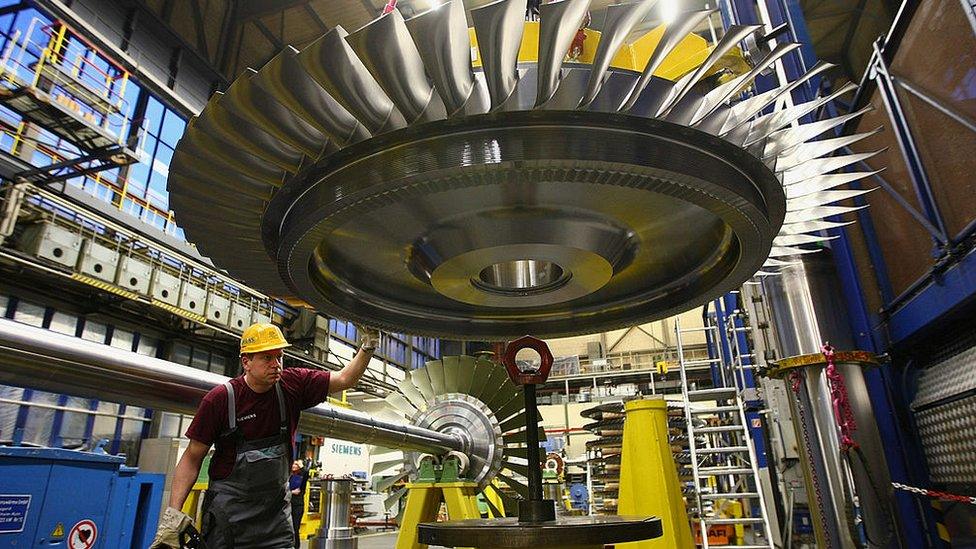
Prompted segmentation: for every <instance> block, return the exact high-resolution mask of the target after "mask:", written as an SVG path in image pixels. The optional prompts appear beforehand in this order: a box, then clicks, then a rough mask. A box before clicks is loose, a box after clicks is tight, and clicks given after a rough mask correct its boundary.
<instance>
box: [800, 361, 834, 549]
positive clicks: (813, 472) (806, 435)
mask: <svg viewBox="0 0 976 549" xmlns="http://www.w3.org/2000/svg"><path fill="white" fill-rule="evenodd" d="M802 383H803V376H802V375H800V372H799V371H797V370H793V371H792V372H790V388H791V389H793V392H794V393H795V394H796V414H797V415H798V416H799V419H800V428H801V429H802V431H803V449H804V451H805V452H806V454H807V460H808V461H809V462H810V481H811V482H812V483H813V491H814V497H815V498H816V499H817V516H819V517H820V528H821V529H822V531H823V536H824V540H823V541H824V542H825V543H826V545H824V547H826V548H828V549H830V548H831V547H833V540H832V539H831V537H830V530H829V529H828V528H827V517H826V516H825V512H824V504H823V503H824V501H823V490H821V488H820V478H819V477H818V476H817V469H816V467H814V461H813V450H812V449H813V446H811V444H810V432H809V431H808V430H807V422H806V421H805V418H804V415H803V401H802V399H801V398H800V386H801V384H802Z"/></svg>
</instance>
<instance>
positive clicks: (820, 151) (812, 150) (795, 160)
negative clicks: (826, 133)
mask: <svg viewBox="0 0 976 549" xmlns="http://www.w3.org/2000/svg"><path fill="white" fill-rule="evenodd" d="M882 129H884V128H882V127H881V126H878V127H877V128H875V129H873V130H871V131H869V132H864V133H856V134H854V135H844V136H841V137H833V138H830V139H821V140H819V141H811V142H809V143H803V144H802V145H797V146H796V147H795V148H794V149H793V150H791V151H790V152H789V153H787V154H784V155H781V156H780V157H779V158H777V159H776V171H777V172H785V171H787V170H789V169H790V168H795V167H797V166H799V165H801V164H803V163H804V162H807V161H810V160H813V159H815V158H820V157H822V156H825V155H828V154H830V153H832V152H834V151H836V150H838V149H841V148H843V147H846V146H849V145H852V144H854V143H857V142H858V141H860V140H862V139H864V138H866V137H871V136H872V135H875V134H877V133H878V132H880V131H881V130H882Z"/></svg>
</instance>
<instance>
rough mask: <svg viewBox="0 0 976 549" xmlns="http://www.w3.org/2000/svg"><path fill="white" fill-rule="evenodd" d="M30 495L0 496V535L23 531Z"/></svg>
mask: <svg viewBox="0 0 976 549" xmlns="http://www.w3.org/2000/svg"><path fill="white" fill-rule="evenodd" d="M30 501H31V496H30V494H0V534H15V533H17V532H23V531H24V523H25V522H27V510H28V509H29V508H30Z"/></svg>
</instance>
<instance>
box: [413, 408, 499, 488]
mask: <svg viewBox="0 0 976 549" xmlns="http://www.w3.org/2000/svg"><path fill="white" fill-rule="evenodd" d="M410 423H411V424H412V425H415V426H417V427H423V428H425V429H431V430H434V431H439V432H442V433H450V434H452V435H455V436H457V437H458V438H460V439H461V440H462V441H463V443H464V450H463V453H464V454H465V455H466V456H467V458H468V460H467V467H466V469H467V471H466V473H465V477H466V478H467V479H468V480H471V481H473V482H476V483H478V487H479V489H482V488H484V487H485V486H486V485H487V484H488V483H489V482H490V481H491V479H492V478H494V476H495V474H496V473H497V472H498V471H500V470H501V468H502V457H503V450H504V441H503V440H502V432H501V428H500V427H499V424H498V420H497V419H496V418H495V415H494V414H493V413H492V411H491V409H490V408H488V406H486V405H485V403H483V402H481V400H479V399H477V398H475V397H473V396H470V395H466V394H462V393H447V394H444V395H438V396H437V397H436V398H435V399H434V400H433V401H432V402H431V404H430V405H429V406H428V407H427V408H426V409H425V410H423V411H420V412H417V413H416V414H415V415H414V416H413V417H412V418H410ZM404 458H405V461H406V463H407V467H408V470H409V471H410V473H411V476H412V477H413V478H415V477H416V473H417V468H416V465H415V464H417V463H419V460H420V459H421V458H422V454H420V453H418V452H406V453H404Z"/></svg>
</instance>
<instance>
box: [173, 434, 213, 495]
mask: <svg viewBox="0 0 976 549" xmlns="http://www.w3.org/2000/svg"><path fill="white" fill-rule="evenodd" d="M208 450H210V446H209V445H207V444H204V443H202V442H198V441H196V440H193V439H190V445H189V446H187V447H186V451H184V452H183V457H181V458H180V462H179V463H177V464H176V470H175V471H173V485H172V486H173V488H172V492H171V493H170V496H169V506H170V507H172V508H174V509H182V508H183V503H185V502H186V497H187V496H188V495H190V490H191V489H192V488H193V485H194V484H195V483H196V482H197V477H199V476H200V465H201V464H202V463H203V458H204V457H206V455H207V451H208Z"/></svg>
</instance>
